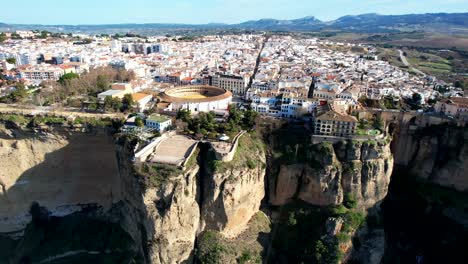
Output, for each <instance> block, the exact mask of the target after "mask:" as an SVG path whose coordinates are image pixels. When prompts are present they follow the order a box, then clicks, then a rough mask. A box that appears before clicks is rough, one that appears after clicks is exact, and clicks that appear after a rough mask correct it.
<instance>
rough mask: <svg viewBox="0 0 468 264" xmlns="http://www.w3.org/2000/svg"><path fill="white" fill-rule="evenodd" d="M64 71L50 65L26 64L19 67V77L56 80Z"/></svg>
mask: <svg viewBox="0 0 468 264" xmlns="http://www.w3.org/2000/svg"><path fill="white" fill-rule="evenodd" d="M65 73H66V70H64V69H62V68H60V67H55V66H50V65H36V66H28V67H24V68H23V69H20V75H21V78H24V79H26V80H28V81H46V80H53V81H57V80H58V79H60V77H61V76H62V75H64V74H65Z"/></svg>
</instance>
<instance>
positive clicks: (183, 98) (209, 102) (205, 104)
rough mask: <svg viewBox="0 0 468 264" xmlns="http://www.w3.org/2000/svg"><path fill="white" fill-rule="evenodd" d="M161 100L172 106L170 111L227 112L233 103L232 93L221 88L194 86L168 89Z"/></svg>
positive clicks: (169, 108)
mask: <svg viewBox="0 0 468 264" xmlns="http://www.w3.org/2000/svg"><path fill="white" fill-rule="evenodd" d="M160 98H161V101H163V102H167V103H169V104H170V106H169V107H168V110H170V111H177V110H179V109H188V110H190V111H192V112H208V111H216V110H227V109H228V107H229V104H230V103H231V101H232V93H231V92H230V91H228V90H225V89H223V88H219V87H214V86H208V85H192V86H180V87H175V88H172V89H168V90H166V91H165V92H163V93H162V94H161V95H160Z"/></svg>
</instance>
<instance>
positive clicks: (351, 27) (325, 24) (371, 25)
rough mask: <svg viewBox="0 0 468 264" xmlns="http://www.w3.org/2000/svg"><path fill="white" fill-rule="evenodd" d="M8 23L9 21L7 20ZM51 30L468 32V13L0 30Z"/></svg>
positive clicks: (8, 27)
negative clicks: (331, 19) (326, 19)
mask: <svg viewBox="0 0 468 264" xmlns="http://www.w3.org/2000/svg"><path fill="white" fill-rule="evenodd" d="M4 22H5V21H4ZM30 29H38V30H49V31H53V32H81V33H91V34H92V33H94V34H96V33H108V34H112V33H125V32H134V33H140V34H154V33H185V32H196V31H223V30H253V31H292V32H307V31H315V32H316V31H341V32H356V33H390V32H404V31H425V32H434V33H449V34H465V33H468V13H434V14H408V15H379V14H362V15H355V16H343V17H340V18H338V19H336V20H333V21H321V20H319V19H317V18H315V17H313V16H307V17H304V18H299V19H291V20H278V19H271V18H268V19H260V20H251V21H246V22H243V23H239V24H222V23H210V24H198V25H194V24H173V23H148V24H108V25H23V24H5V23H0V30H2V31H13V30H30Z"/></svg>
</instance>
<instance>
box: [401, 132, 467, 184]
mask: <svg viewBox="0 0 468 264" xmlns="http://www.w3.org/2000/svg"><path fill="white" fill-rule="evenodd" d="M466 142H468V131H467V130H466V128H464V127H455V126H449V125H438V126H429V127H425V128H420V129H417V130H412V131H407V132H406V133H404V134H400V135H398V137H397V139H396V140H395V142H394V147H393V150H394V153H395V164H396V165H398V166H400V167H402V168H405V169H407V170H409V172H410V173H411V174H413V175H415V176H417V177H418V178H419V179H421V180H425V181H427V182H430V183H435V184H438V185H442V186H445V187H450V188H454V189H455V190H458V191H467V190H468V177H467V174H466V171H468V159H467V158H466V157H467V156H468V144H466Z"/></svg>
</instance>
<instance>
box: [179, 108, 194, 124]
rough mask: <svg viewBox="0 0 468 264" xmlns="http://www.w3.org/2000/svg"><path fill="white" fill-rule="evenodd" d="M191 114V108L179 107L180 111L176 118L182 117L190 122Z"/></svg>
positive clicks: (181, 118)
mask: <svg viewBox="0 0 468 264" xmlns="http://www.w3.org/2000/svg"><path fill="white" fill-rule="evenodd" d="M190 116H191V113H190V110H188V109H179V111H177V116H176V119H180V120H182V121H184V122H189V120H190V118H191V117H190Z"/></svg>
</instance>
